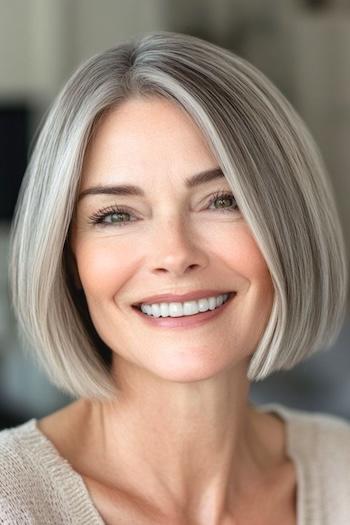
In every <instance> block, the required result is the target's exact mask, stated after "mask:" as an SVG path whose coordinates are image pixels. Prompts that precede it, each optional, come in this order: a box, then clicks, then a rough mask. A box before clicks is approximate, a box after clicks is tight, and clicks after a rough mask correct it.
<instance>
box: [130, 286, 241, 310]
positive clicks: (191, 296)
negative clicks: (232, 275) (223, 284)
mask: <svg viewBox="0 0 350 525" xmlns="http://www.w3.org/2000/svg"><path fill="white" fill-rule="evenodd" d="M225 293H232V292H228V291H227V290H224V291H223V290H197V291H193V292H188V293H185V294H182V295H173V294H160V295H151V296H149V297H144V298H143V299H141V301H139V302H138V303H134V304H133V306H139V305H140V304H143V303H148V304H151V303H161V302H178V303H183V302H184V301H191V300H195V299H201V298H203V297H213V296H217V295H223V294H225Z"/></svg>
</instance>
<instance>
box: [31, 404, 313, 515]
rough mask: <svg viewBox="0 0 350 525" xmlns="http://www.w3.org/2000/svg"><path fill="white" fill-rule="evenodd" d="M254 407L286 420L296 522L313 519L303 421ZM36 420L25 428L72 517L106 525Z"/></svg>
mask: <svg viewBox="0 0 350 525" xmlns="http://www.w3.org/2000/svg"><path fill="white" fill-rule="evenodd" d="M255 408H256V410H259V411H261V412H265V413H275V414H276V415H277V416H279V417H280V418H281V419H282V421H283V422H284V423H285V428H286V453H287V456H288V457H290V458H291V460H292V461H293V463H294V465H295V469H296V477H297V525H306V524H307V523H308V524H309V523H311V522H310V521H307V520H308V519H309V518H310V517H311V516H312V512H310V511H312V508H314V505H315V503H314V494H313V492H312V490H313V489H312V487H313V484H312V483H308V482H307V481H308V479H309V478H310V472H309V469H308V454H309V451H310V449H309V447H308V446H307V441H309V439H308V436H307V435H304V433H303V432H301V428H300V422H299V423H298V421H296V420H295V415H294V410H293V409H291V408H287V407H285V406H283V405H280V404H278V403H269V404H264V405H261V406H255ZM37 422H38V420H37V419H36V418H32V419H30V420H29V421H28V422H27V423H24V424H23V430H24V429H25V428H24V427H26V430H27V431H28V433H27V439H28V440H29V445H31V448H32V449H33V447H34V448H37V449H38V454H40V461H41V465H42V467H43V468H44V469H45V471H46V474H48V475H49V476H50V477H51V478H52V479H53V482H56V483H55V485H56V486H57V487H58V489H59V490H60V491H61V493H62V499H63V501H65V503H66V505H67V506H68V507H69V510H70V512H71V516H72V518H73V517H74V516H77V517H78V516H79V517H80V518H83V522H84V523H89V524H91V525H104V521H103V519H102V517H101V514H100V513H99V511H98V510H97V508H96V506H95V504H94V501H93V499H92V497H91V495H90V492H89V490H88V488H87V485H86V484H85V482H84V479H83V477H82V476H81V475H80V474H79V473H78V472H77V471H75V470H74V469H73V467H72V465H71V464H70V463H69V461H68V460H67V459H65V458H64V457H63V456H61V454H60V453H59V451H58V450H57V448H56V447H55V445H54V444H53V443H52V441H50V439H49V438H48V437H47V436H46V435H45V434H44V433H43V432H42V431H41V430H40V428H39V427H38V425H37ZM300 440H301V443H300ZM304 444H306V447H304ZM311 446H312V444H311ZM310 507H312V508H310Z"/></svg>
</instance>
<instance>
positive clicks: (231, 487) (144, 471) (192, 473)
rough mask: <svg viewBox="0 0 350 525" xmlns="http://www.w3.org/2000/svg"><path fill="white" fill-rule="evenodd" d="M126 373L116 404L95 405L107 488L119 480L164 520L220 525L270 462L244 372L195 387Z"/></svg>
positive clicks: (228, 372)
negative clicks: (173, 518) (180, 516)
mask: <svg viewBox="0 0 350 525" xmlns="http://www.w3.org/2000/svg"><path fill="white" fill-rule="evenodd" d="M121 368H122V366H121V362H120V361H119V362H118V375H119V377H120V379H119V380H118V382H117V384H118V386H119V389H120V393H119V396H118V398H117V399H115V400H113V401H110V402H99V401H94V402H93V403H91V404H90V411H91V412H90V419H91V421H93V422H94V423H93V424H92V425H91V428H92V429H93V432H95V433H96V435H95V437H94V440H95V441H94V442H95V443H96V442H97V443H99V445H98V446H99V450H100V451H101V455H102V463H103V464H104V465H105V468H104V472H105V476H107V478H109V483H110V484H112V485H115V486H119V485H120V480H122V483H123V488H124V490H126V491H128V492H129V491H131V492H132V493H133V494H134V495H136V496H139V497H140V498H146V500H148V501H152V502H157V505H159V508H160V509H162V512H164V513H166V514H167V515H178V514H179V512H181V513H182V514H183V515H186V516H187V517H189V516H191V517H195V518H196V521H197V522H198V523H217V522H218V519H219V516H222V515H223V513H225V512H227V509H228V508H230V506H233V505H234V504H235V502H236V498H237V495H238V493H240V492H241V491H242V487H244V486H245V485H246V484H247V483H249V482H251V481H252V480H253V479H254V480H255V481H256V480H257V479H258V478H260V477H262V476H263V472H264V469H266V467H267V464H268V463H269V461H271V458H272V455H273V453H272V449H271V443H270V444H268V441H269V440H268V439H267V440H266V439H265V438H264V437H263V434H264V431H262V428H263V427H262V425H261V424H260V423H261V418H260V415H259V414H258V413H257V411H255V410H254V409H253V407H251V406H250V405H249V402H248V393H249V383H248V380H247V378H246V367H243V366H241V367H240V368H232V369H229V370H225V371H224V372H222V373H221V374H217V375H216V376H215V377H210V378H209V379H207V380H202V381H197V382H191V383H179V382H170V381H165V380H162V379H161V378H159V377H156V376H154V375H152V376H151V375H148V376H147V377H146V376H145V372H144V370H141V369H139V368H138V369H137V370H135V369H133V370H125V369H121ZM121 378H123V380H121ZM198 514H200V515H198Z"/></svg>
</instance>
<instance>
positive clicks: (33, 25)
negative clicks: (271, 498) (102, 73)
mask: <svg viewBox="0 0 350 525" xmlns="http://www.w3.org/2000/svg"><path fill="white" fill-rule="evenodd" d="M153 30H170V31H179V32H183V33H188V34H192V35H195V36H199V37H202V38H205V39H207V40H209V41H211V42H213V43H216V44H219V45H222V46H224V47H226V48H228V49H231V50H232V51H234V52H236V53H237V54H239V55H241V56H243V57H244V58H246V59H248V60H249V61H250V62H252V63H253V64H255V65H256V66H257V67H258V68H260V69H261V70H262V71H263V72H264V73H265V74H267V76H268V77H269V78H270V79H271V80H272V81H273V82H274V83H275V84H276V85H277V86H278V87H279V88H280V90H281V91H282V92H283V93H284V94H285V95H286V96H287V98H288V99H289V100H290V101H291V102H292V104H293V105H294V107H295V108H296V109H297V111H298V112H299V113H300V114H301V116H302V117H303V119H304V120H305V121H306V123H307V125H308V127H309V129H310V130H311V131H312V133H313V135H314V137H315V138H316V140H317V142H318V144H319V146H320V148H321V150H322V152H323V155H324V159H325V162H326V165H327V167H328V170H329V173H330V177H331V181H332V184H333V187H334V191H335V195H336V200H337V204H338V209H339V214H340V218H341V221H342V224H343V228H344V232H345V236H346V243H347V253H348V260H349V259H350V206H349V197H350V176H349V172H350V147H349V146H350V2H349V0H343V1H341V0H176V2H175V1H173V0H127V1H126V0H124V1H122V0H99V1H98V2H96V1H95V0H0V428H4V427H7V426H14V425H17V424H20V423H21V422H24V421H26V420H28V419H29V418H32V417H36V418H40V417H43V416H44V415H46V414H48V413H50V412H52V411H54V410H56V409H58V408H60V407H62V406H64V405H65V404H67V403H69V402H70V401H71V399H70V398H69V397H67V396H66V395H65V394H63V393H62V392H59V391H58V390H57V389H56V388H55V387H54V386H52V385H50V383H49V382H48V380H47V379H46V377H45V376H44V374H43V373H42V372H41V371H40V370H39V369H38V368H37V366H36V365H35V364H34V361H33V360H32V359H31V358H30V353H27V352H25V350H26V348H25V343H23V342H22V341H21V340H20V339H19V336H18V334H17V331H16V324H15V320H14V318H13V314H12V312H11V308H10V305H9V291H8V284H7V257H8V240H9V228H10V223H11V217H12V214H13V209H14V205H15V201H16V197H17V193H18V189H19V185H20V183H21V179H22V176H23V172H24V170H25V166H26V163H27V155H28V147H29V146H30V144H31V142H32V140H33V137H34V133H35V130H36V128H37V126H38V123H39V122H40V120H41V118H42V117H43V115H44V114H45V111H46V110H47V109H48V107H49V105H50V104H51V102H52V101H53V99H54V97H55V96H56V95H57V93H58V92H59V90H60V88H61V87H62V85H63V84H64V83H65V81H66V80H67V78H68V77H69V76H70V74H71V73H72V72H73V71H74V70H75V68H76V67H77V66H78V64H79V63H80V62H81V61H83V60H85V59H87V58H88V57H90V56H91V55H93V54H95V53H97V52H99V51H102V50H104V49H106V48H108V47H111V46H113V45H114V44H115V43H117V42H119V41H121V40H123V39H125V38H128V37H130V36H134V35H135V34H138V33H143V32H147V31H153ZM349 373H350V316H349V313H348V315H347V318H346V321H345V323H344V326H343V330H342V332H341V334H340V336H339V338H338V340H337V342H336V343H335V344H334V347H333V348H332V349H330V350H328V351H327V352H323V353H321V354H318V355H316V356H314V357H312V358H310V359H309V360H308V361H306V362H305V363H303V364H301V365H299V366H297V367H296V368H295V369H294V370H292V371H289V372H280V373H277V374H274V375H272V376H270V377H269V378H268V379H266V380H265V381H262V382H259V383H256V384H254V385H253V387H252V393H251V397H252V399H253V401H255V402H256V403H258V404H261V403H266V402H278V403H284V404H286V405H289V406H291V407H296V408H300V409H303V410H312V411H323V412H329V413H333V414H336V415H341V416H343V417H346V418H347V419H350V380H349Z"/></svg>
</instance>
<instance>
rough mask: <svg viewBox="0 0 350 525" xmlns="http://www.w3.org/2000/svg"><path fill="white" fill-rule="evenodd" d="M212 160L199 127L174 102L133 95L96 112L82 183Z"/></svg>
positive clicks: (172, 172) (186, 169) (172, 171)
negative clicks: (97, 119) (95, 123)
mask: <svg viewBox="0 0 350 525" xmlns="http://www.w3.org/2000/svg"><path fill="white" fill-rule="evenodd" d="M217 165H218V163H217V161H216V159H215V157H214V155H213V154H212V152H211V151H210V149H209V147H208V145H207V142H206V140H205V138H204V135H203V134H202V132H201V130H200V129H199V128H198V127H197V125H196V124H195V123H194V122H193V120H192V119H191V117H190V116H189V115H188V114H187V113H186V112H185V111H184V110H183V109H182V108H181V107H179V106H178V105H176V104H175V103H174V102H171V101H168V100H166V99H163V98H148V99H145V98H134V99H130V100H127V101H125V102H123V103H122V104H121V105H120V106H118V107H116V108H113V109H111V110H109V111H108V112H107V113H106V114H105V115H103V116H102V118H101V119H100V121H99V122H98V124H97V126H96V129H95V131H94V134H93V137H92V140H91V141H90V143H89V146H88V148H87V151H86V154H85V158H84V165H83V173H82V181H81V182H82V186H83V187H85V186H86V185H90V184H91V183H94V184H96V183H113V182H117V181H118V179H121V178H122V179H123V180H126V179H128V180H129V179H133V180H134V182H136V181H138V182H141V179H142V178H144V176H145V174H146V175H147V177H148V179H149V178H150V177H152V176H153V177H158V176H159V175H162V176H163V177H164V175H165V174H168V176H169V177H178V178H184V177H186V176H188V175H190V174H191V173H197V172H198V171H201V169H209V168H211V167H215V166H217Z"/></svg>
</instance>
